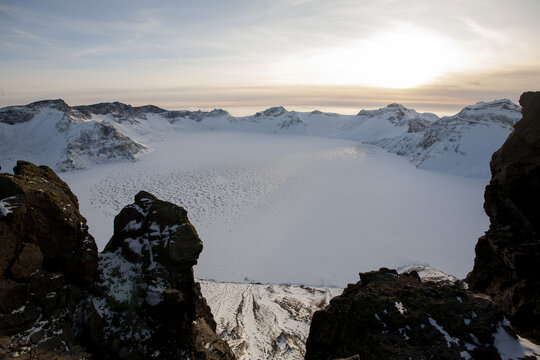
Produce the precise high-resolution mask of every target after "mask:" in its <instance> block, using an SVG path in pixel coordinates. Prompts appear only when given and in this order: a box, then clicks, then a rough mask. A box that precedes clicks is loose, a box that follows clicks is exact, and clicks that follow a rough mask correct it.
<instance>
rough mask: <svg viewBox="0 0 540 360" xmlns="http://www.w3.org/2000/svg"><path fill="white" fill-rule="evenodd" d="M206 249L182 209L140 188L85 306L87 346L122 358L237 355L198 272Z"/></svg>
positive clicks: (120, 218) (116, 228) (116, 229)
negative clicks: (223, 334)
mask: <svg viewBox="0 0 540 360" xmlns="http://www.w3.org/2000/svg"><path fill="white" fill-rule="evenodd" d="M201 251H202V242H201V240H200V239H199V237H198V235H197V233H196V231H195V228H194V227H193V226H192V225H191V224H190V222H189V221H188V219H187V214H186V211H185V210H184V209H183V208H181V207H178V206H176V205H173V204H171V203H168V202H164V201H160V200H158V199H156V198H155V197H154V196H153V195H151V194H149V193H147V192H140V193H138V194H137V195H136V196H135V203H133V204H131V205H128V206H126V207H125V208H124V209H123V210H122V211H121V212H120V214H118V216H117V217H116V218H115V221H114V235H113V237H112V238H111V240H110V242H109V243H108V244H107V246H106V247H105V250H104V252H103V253H102V254H101V255H100V262H99V277H98V281H97V283H96V284H97V287H98V289H99V291H98V295H95V296H92V297H90V298H89V299H88V301H87V302H86V303H85V304H84V305H83V306H82V308H81V309H80V313H81V317H83V318H89V319H90V320H89V322H87V324H86V325H87V326H86V328H85V327H83V328H82V329H81V332H82V333H85V334H86V335H85V336H82V337H83V338H88V339H89V340H90V342H91V344H89V346H90V347H91V348H93V349H95V352H96V353H99V354H104V355H106V354H110V355H112V357H113V358H118V359H142V358H148V357H150V356H151V355H152V356H155V357H158V358H162V359H177V358H178V359H183V358H195V359H232V358H233V355H232V352H231V350H230V349H229V347H228V345H227V344H226V343H225V342H224V341H223V340H221V338H219V337H218V336H217V335H216V333H215V329H216V323H215V321H214V318H213V316H212V314H211V312H210V308H209V307H208V306H207V305H206V301H205V300H204V298H203V297H202V295H201V293H200V288H199V285H198V284H196V283H195V281H194V279H193V271H192V266H193V265H194V264H196V263H197V259H198V257H199V253H200V252H201Z"/></svg>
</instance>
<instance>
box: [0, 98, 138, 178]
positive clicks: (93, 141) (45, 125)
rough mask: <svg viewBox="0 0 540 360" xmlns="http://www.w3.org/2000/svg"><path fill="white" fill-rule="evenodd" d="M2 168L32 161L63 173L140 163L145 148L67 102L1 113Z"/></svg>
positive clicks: (56, 101)
mask: <svg viewBox="0 0 540 360" xmlns="http://www.w3.org/2000/svg"><path fill="white" fill-rule="evenodd" d="M0 140H1V145H0V150H1V152H2V159H0V160H1V161H2V165H4V164H5V163H7V164H8V165H9V166H10V167H12V166H13V165H14V164H15V162H16V160H20V159H29V160H31V161H33V162H36V163H39V164H44V165H48V166H50V167H52V168H54V169H56V170H58V171H68V170H76V169H84V168H87V167H90V166H92V165H96V164H100V163H103V162H107V161H111V160H135V159H136V158H137V156H138V155H139V154H140V153H141V152H143V151H144V150H145V149H146V147H145V146H144V145H142V144H140V143H138V142H136V141H133V140H132V139H131V138H130V137H128V136H126V135H124V134H122V133H121V132H120V131H119V130H118V129H117V128H115V127H114V126H112V125H111V124H110V123H107V122H101V121H98V120H95V119H93V118H88V117H86V116H85V115H84V114H83V113H80V112H79V111H78V110H76V109H72V108H70V107H69V106H68V105H67V104H65V103H64V102H63V101H62V100H50V101H40V102H37V103H32V104H30V105H27V106H14V107H7V108H3V109H0Z"/></svg>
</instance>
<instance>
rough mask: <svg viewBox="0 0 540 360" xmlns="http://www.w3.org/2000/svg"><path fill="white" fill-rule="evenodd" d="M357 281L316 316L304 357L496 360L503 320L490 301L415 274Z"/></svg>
mask: <svg viewBox="0 0 540 360" xmlns="http://www.w3.org/2000/svg"><path fill="white" fill-rule="evenodd" d="M360 279H361V280H360V281H359V282H358V283H356V284H354V285H352V284H349V286H348V287H347V288H346V289H345V290H344V292H343V294H342V295H341V296H338V297H335V298H333V299H332V300H331V301H330V305H329V306H328V307H327V308H326V309H324V310H321V311H318V312H316V313H315V314H314V316H313V321H312V324H311V329H310V332H309V337H308V340H307V347H306V357H305V358H306V359H337V358H349V357H354V356H357V355H358V356H359V358H360V359H362V360H366V359H411V358H412V359H460V358H464V359H471V358H473V359H499V353H498V351H497V349H496V348H495V347H494V346H493V344H494V342H495V341H496V340H494V338H495V339H496V338H497V336H495V337H494V336H493V334H494V333H495V334H498V333H501V332H502V333H505V332H506V331H505V330H504V327H505V322H504V319H503V313H502V312H501V310H499V309H498V308H497V306H496V305H495V304H494V303H493V302H491V301H490V300H488V299H485V298H483V297H481V296H477V295H473V294H472V293H470V292H469V291H467V290H465V289H463V288H461V287H459V286H456V285H440V284H437V283H435V282H422V281H421V280H420V278H419V277H418V274H417V273H416V272H414V271H413V272H411V273H408V274H401V275H398V273H397V272H396V271H395V270H388V269H384V268H383V269H380V270H379V271H373V272H369V273H362V274H360ZM510 331H511V330H510Z"/></svg>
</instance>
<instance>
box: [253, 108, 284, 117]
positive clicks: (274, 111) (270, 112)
mask: <svg viewBox="0 0 540 360" xmlns="http://www.w3.org/2000/svg"><path fill="white" fill-rule="evenodd" d="M286 112H287V109H285V108H284V107H283V106H274V107H271V108H268V109H266V110H264V111H263V112H258V113H256V114H255V116H272V117H277V116H280V115H283V114H284V113H286Z"/></svg>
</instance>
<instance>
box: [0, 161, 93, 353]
mask: <svg viewBox="0 0 540 360" xmlns="http://www.w3.org/2000/svg"><path fill="white" fill-rule="evenodd" d="M13 172H14V175H9V174H0V274H1V276H0V339H1V341H0V344H1V345H0V346H1V347H0V357H1V356H2V355H7V353H13V354H17V353H19V354H21V353H25V352H26V353H27V354H31V355H35V356H38V355H40V354H41V355H43V354H46V353H59V354H64V355H65V356H70V357H71V356H73V357H80V356H82V355H83V354H84V351H83V349H82V348H81V347H80V346H77V341H76V339H75V334H74V333H73V330H72V329H73V326H72V324H73V321H74V319H73V312H74V311H75V308H76V307H77V305H78V303H79V302H80V301H81V300H82V299H84V297H85V296H86V295H85V294H86V289H87V288H88V287H89V286H91V284H92V283H93V281H94V277H95V274H96V270H97V265H98V254H97V247H96V244H95V242H94V239H93V238H92V236H91V235H90V234H89V233H88V228H87V226H86V220H85V218H84V217H82V216H81V214H80V213H79V210H78V202H77V198H76V197H75V195H73V193H72V192H71V191H70V190H69V188H68V186H67V185H66V184H65V183H64V182H63V181H62V180H60V178H58V176H56V174H55V173H54V172H53V171H52V170H51V169H49V168H47V167H44V166H41V167H37V166H35V165H33V164H31V163H27V162H22V161H19V162H18V164H17V166H16V167H15V169H14V170H13Z"/></svg>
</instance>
